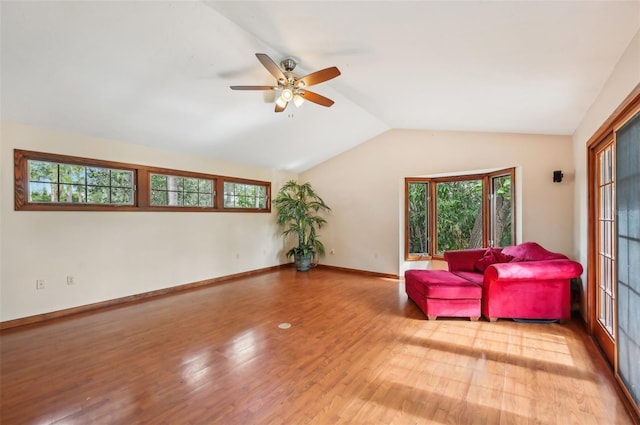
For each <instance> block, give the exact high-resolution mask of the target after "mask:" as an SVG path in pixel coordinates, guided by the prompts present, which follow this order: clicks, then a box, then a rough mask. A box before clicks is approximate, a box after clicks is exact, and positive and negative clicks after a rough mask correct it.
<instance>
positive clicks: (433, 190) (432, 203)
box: [404, 167, 517, 261]
mask: <svg viewBox="0 0 640 425" xmlns="http://www.w3.org/2000/svg"><path fill="white" fill-rule="evenodd" d="M515 170H516V169H515V167H510V168H503V169H500V170H495V171H490V172H486V173H471V174H455V175H448V176H438V177H405V179H404V180H405V185H404V187H405V193H404V211H405V214H404V216H405V218H404V259H405V261H428V260H432V259H436V260H442V259H444V257H443V255H442V254H438V253H437V252H436V247H437V246H438V245H437V244H438V241H437V228H436V226H437V209H438V207H437V184H438V183H446V182H452V181H461V180H482V215H483V219H482V246H483V247H488V246H489V240H490V237H491V235H490V231H491V217H492V214H491V202H490V199H489V195H490V193H491V179H492V178H494V177H498V176H504V175H510V176H511V188H512V190H511V193H512V199H511V208H512V210H511V221H512V243H515V234H516V205H517V204H516V190H515V188H516V181H515V178H516V172H515ZM411 183H427V187H428V198H429V201H428V207H427V217H428V222H427V229H428V234H429V238H428V242H427V247H428V253H427V254H425V255H419V254H411V253H409V208H408V206H409V184H411Z"/></svg>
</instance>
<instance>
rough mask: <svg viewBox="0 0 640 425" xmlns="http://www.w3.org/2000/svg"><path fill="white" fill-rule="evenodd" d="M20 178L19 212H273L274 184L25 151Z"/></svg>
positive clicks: (18, 158) (17, 153)
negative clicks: (272, 187)
mask: <svg viewBox="0 0 640 425" xmlns="http://www.w3.org/2000/svg"><path fill="white" fill-rule="evenodd" d="M14 176H15V190H14V192H15V210H16V211H23V210H29V211H65V210H66V211H211V212H225V211H227V212H229V211H234V212H270V211H271V202H270V199H271V183H270V182H266V181H260V180H251V179H243V178H238V177H228V176H218V175H213V174H205V173H196V172H191V171H181V170H171V169H165V168H159V167H151V166H143V165H135V164H127V163H121V162H114V161H105V160H99V159H90V158H81V157H75V156H69V155H58V154H52V153H43V152H33V151H26V150H20V149H16V150H14ZM228 193H230V194H231V195H230V196H231V198H230V199H231V201H228V198H229V197H228V196H227V194H228Z"/></svg>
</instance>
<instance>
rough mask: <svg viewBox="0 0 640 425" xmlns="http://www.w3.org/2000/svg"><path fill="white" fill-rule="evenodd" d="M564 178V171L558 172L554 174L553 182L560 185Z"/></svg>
mask: <svg viewBox="0 0 640 425" xmlns="http://www.w3.org/2000/svg"><path fill="white" fill-rule="evenodd" d="M563 177H564V174H562V170H556V171H554V172H553V182H554V183H560V182H561V181H562V178H563Z"/></svg>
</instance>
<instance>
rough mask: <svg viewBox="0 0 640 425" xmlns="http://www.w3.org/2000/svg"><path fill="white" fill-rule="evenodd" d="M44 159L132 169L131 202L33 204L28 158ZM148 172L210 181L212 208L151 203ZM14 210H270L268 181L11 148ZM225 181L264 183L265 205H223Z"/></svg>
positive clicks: (46, 160)
mask: <svg viewBox="0 0 640 425" xmlns="http://www.w3.org/2000/svg"><path fill="white" fill-rule="evenodd" d="M30 160H32V161H44V162H55V163H64V164H71V165H84V166H92V167H103V168H116V169H121V170H127V171H132V172H133V180H134V192H133V205H117V204H79V203H74V204H69V203H35V202H34V203H32V202H29V172H28V161H30ZM151 174H166V175H172V176H177V177H188V178H200V179H207V180H213V185H214V188H213V190H214V200H213V206H212V207H192V206H189V207H184V206H165V205H151ZM14 179H15V181H14V209H15V210H16V211H157V212H160V211H172V212H176V211H181V212H259V213H270V212H271V182H268V181H262V180H254V179H243V178H240V177H230V176H220V175H215V174H206V173H199V172H192V171H183V170H174V169H170V168H163V167H153V166H146V165H137V164H129V163H124V162H115V161H107V160H100V159H93V158H84V157H77V156H70V155H61V154H53V153H45V152H35V151H28V150H22V149H14ZM224 182H234V183H244V184H251V185H256V186H264V187H265V189H266V205H265V208H225V207H224V198H223V197H224V191H223V188H224Z"/></svg>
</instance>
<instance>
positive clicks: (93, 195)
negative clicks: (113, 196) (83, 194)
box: [87, 186, 109, 204]
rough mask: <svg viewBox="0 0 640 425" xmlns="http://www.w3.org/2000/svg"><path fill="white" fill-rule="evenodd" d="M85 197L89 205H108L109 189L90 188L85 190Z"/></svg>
mask: <svg viewBox="0 0 640 425" xmlns="http://www.w3.org/2000/svg"><path fill="white" fill-rule="evenodd" d="M87 197H88V199H89V201H88V202H89V203H92V204H108V203H109V188H108V187H95V186H91V187H89V188H88V189H87Z"/></svg>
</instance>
